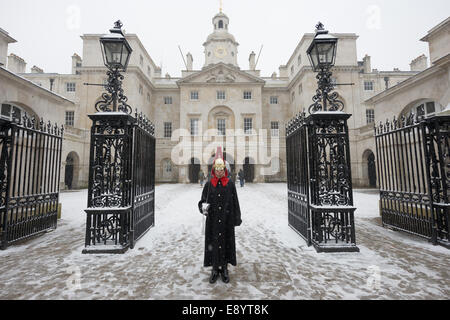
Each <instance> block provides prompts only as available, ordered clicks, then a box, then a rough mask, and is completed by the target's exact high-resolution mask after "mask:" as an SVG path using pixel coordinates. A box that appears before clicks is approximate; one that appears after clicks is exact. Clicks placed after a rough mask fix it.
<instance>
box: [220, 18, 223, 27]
mask: <svg viewBox="0 0 450 320" xmlns="http://www.w3.org/2000/svg"><path fill="white" fill-rule="evenodd" d="M219 29H223V21H222V20H219Z"/></svg>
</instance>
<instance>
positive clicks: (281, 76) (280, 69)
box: [278, 66, 288, 78]
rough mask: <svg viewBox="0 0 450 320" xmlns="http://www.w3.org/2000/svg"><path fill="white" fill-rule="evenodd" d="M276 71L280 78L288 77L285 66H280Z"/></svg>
mask: <svg viewBox="0 0 450 320" xmlns="http://www.w3.org/2000/svg"><path fill="white" fill-rule="evenodd" d="M278 70H279V71H280V78H286V77H287V76H288V71H287V66H280V67H279V68H278Z"/></svg>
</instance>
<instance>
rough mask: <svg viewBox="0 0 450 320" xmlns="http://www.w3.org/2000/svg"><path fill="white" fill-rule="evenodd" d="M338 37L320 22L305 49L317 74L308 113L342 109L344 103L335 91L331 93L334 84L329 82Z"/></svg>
mask: <svg viewBox="0 0 450 320" xmlns="http://www.w3.org/2000/svg"><path fill="white" fill-rule="evenodd" d="M337 43H338V39H337V38H336V37H334V36H332V35H330V34H328V31H327V30H325V29H324V26H323V24H322V23H321V22H319V23H318V24H317V25H316V36H315V37H314V40H313V41H312V43H311V45H310V46H309V48H308V50H307V54H308V58H309V61H310V62H311V66H312V68H313V70H314V71H315V72H318V74H317V77H316V78H317V80H318V85H319V87H318V89H317V91H316V95H315V96H314V97H313V101H314V103H313V104H312V105H311V106H310V107H309V113H315V112H318V111H342V110H343V109H344V104H343V103H342V102H341V101H339V100H337V98H338V97H339V95H338V93H337V92H333V93H331V91H332V90H333V88H334V85H333V84H332V82H331V75H332V73H331V68H332V67H333V66H334V63H335V60H336V49H337Z"/></svg>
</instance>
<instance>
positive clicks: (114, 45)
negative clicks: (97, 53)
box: [104, 42, 122, 65]
mask: <svg viewBox="0 0 450 320" xmlns="http://www.w3.org/2000/svg"><path fill="white" fill-rule="evenodd" d="M104 46H105V55H106V62H107V63H108V64H110V65H118V64H121V58H122V43H118V42H105V44H104Z"/></svg>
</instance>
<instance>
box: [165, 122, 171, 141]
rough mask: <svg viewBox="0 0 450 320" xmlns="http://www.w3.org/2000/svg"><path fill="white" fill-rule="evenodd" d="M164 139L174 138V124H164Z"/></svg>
mask: <svg viewBox="0 0 450 320" xmlns="http://www.w3.org/2000/svg"><path fill="white" fill-rule="evenodd" d="M164 138H172V122H164Z"/></svg>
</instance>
